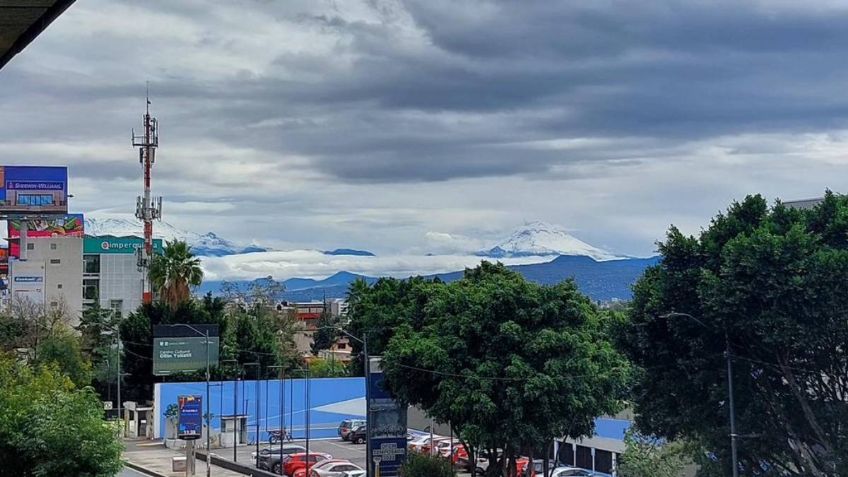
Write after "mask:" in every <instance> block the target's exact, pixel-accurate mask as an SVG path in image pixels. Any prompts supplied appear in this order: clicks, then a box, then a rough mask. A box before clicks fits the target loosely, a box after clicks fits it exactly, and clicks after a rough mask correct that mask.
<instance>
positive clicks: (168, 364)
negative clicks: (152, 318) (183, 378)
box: [153, 325, 218, 376]
mask: <svg viewBox="0 0 848 477" xmlns="http://www.w3.org/2000/svg"><path fill="white" fill-rule="evenodd" d="M190 326H191V327H189V326H187V325H156V326H154V327H153V374H154V375H155V376H168V375H171V374H176V373H182V372H192V371H198V370H201V369H206V349H207V347H206V336H205V335H203V333H205V332H206V331H207V330H209V363H210V366H216V365H217V364H218V325H190ZM192 328H193V329H192Z"/></svg>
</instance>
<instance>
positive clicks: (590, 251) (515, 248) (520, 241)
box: [477, 222, 624, 261]
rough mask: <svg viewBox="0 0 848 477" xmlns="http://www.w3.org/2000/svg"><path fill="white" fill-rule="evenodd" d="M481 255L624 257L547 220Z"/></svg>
mask: <svg viewBox="0 0 848 477" xmlns="http://www.w3.org/2000/svg"><path fill="white" fill-rule="evenodd" d="M477 255H479V256H482V257H492V258H505V257H531V256H540V257H545V256H555V255H578V256H586V257H591V258H593V259H595V260H598V261H603V260H614V259H618V258H624V257H618V256H616V255H614V254H612V253H610V252H607V251H606V250H602V249H599V248H597V247H594V246H592V245H589V244H588V243H586V242H584V241H582V240H580V239H578V238H576V237H574V236H573V235H571V234H569V233H568V231H566V230H565V229H564V228H562V227H560V226H558V225H552V224H548V223H545V222H530V223H528V224H525V225H524V226H523V227H521V228H519V229H517V230H516V231H515V232H513V234H512V235H511V236H510V237H509V238H508V239H506V240H504V241H502V242H500V243H498V244H497V245H495V246H494V247H492V248H490V249H488V250H483V251H480V252H478V253H477Z"/></svg>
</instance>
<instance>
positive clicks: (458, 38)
mask: <svg viewBox="0 0 848 477" xmlns="http://www.w3.org/2000/svg"><path fill="white" fill-rule="evenodd" d="M846 47H848V5H846V4H844V3H843V2H804V3H800V2H789V1H777V0H775V1H718V2H715V1H713V2H701V1H670V0H669V1H656V2H647V3H646V2H628V1H603V0H602V1H593V2H543V1H518V0H515V1H509V0H504V1H463V2H455V1H448V0H426V1H408V2H402V1H394V0H386V1H383V0H370V1H365V0H363V1H354V0H350V1H348V0H345V1H343V2H342V1H314V0H301V1H258V0H257V1H246V0H243V1H234V2H220V3H213V2H202V1H181V2H166V1H151V2H144V3H140V2H129V1H112V0H109V1H106V0H91V1H87V2H78V3H77V4H75V5H74V6H73V7H72V8H71V9H70V10H69V11H68V12H67V13H66V14H65V15H63V17H61V18H60V19H59V20H58V21H57V22H56V23H55V24H54V25H52V26H51V27H50V28H49V29H48V30H47V32H45V34H44V35H43V36H42V37H40V38H39V39H38V41H36V42H35V43H34V44H33V45H32V46H31V47H30V48H29V49H28V50H27V51H25V52H24V54H22V55H20V56H19V57H18V58H16V59H15V60H14V61H13V62H12V63H11V64H10V65H8V66H7V67H6V68H5V69H4V70H3V71H2V72H0V118H2V120H3V124H4V127H3V128H2V129H0V157H3V158H4V162H8V163H66V164H68V165H70V166H71V167H72V175H73V177H74V178H75V179H74V182H73V186H74V188H75V189H76V191H75V195H76V197H77V198H78V201H79V202H77V204H78V206H79V207H80V208H82V209H84V210H92V209H105V210H107V211H127V210H130V211H131V209H132V208H133V207H134V196H135V195H136V194H137V190H138V184H139V183H140V178H139V175H138V174H139V170H138V165H137V163H136V161H135V160H134V159H135V157H136V156H135V154H134V152H133V151H132V150H131V148H130V146H129V128H130V127H138V123H139V120H140V112H141V108H142V107H143V99H141V95H142V94H143V90H144V82H145V80H149V81H150V88H151V91H152V93H153V101H154V105H153V107H154V111H155V113H156V115H158V116H159V118H160V120H161V124H162V131H161V145H162V150H161V154H160V161H159V164H157V166H156V169H155V172H154V174H155V176H154V187H155V188H156V190H157V193H161V194H162V195H164V196H165V197H166V213H167V212H168V208H167V207H168V201H170V203H172V204H174V207H173V208H172V209H171V213H173V214H174V216H173V217H171V218H170V219H169V220H171V221H174V222H178V223H180V225H182V226H183V227H185V228H191V229H193V230H197V231H199V232H204V231H206V230H208V229H211V230H215V231H216V232H221V233H225V234H229V235H231V236H235V238H240V239H257V240H259V241H265V242H266V243H267V242H272V243H273V244H274V245H278V246H279V245H283V246H285V245H292V246H309V247H315V248H318V247H332V246H357V247H361V248H369V249H377V250H378V251H379V250H381V249H384V250H395V251H398V250H410V249H416V248H421V247H426V245H427V239H426V237H427V233H428V232H430V233H436V234H439V233H451V234H461V235H464V236H468V237H475V238H481V237H482V238H489V237H494V236H497V235H502V233H503V231H504V229H508V228H511V227H512V226H514V225H515V224H517V223H519V222H521V221H522V220H525V219H529V220H532V219H543V220H547V221H550V222H554V223H561V224H564V225H566V226H568V227H570V228H573V229H577V230H578V235H579V236H580V237H581V238H583V239H585V240H587V241H589V242H590V243H593V244H595V245H597V246H601V247H605V248H609V249H612V250H615V251H618V252H621V253H632V254H644V253H646V252H649V251H650V250H651V249H652V248H653V246H652V242H653V241H654V240H655V239H657V238H658V237H660V236H661V235H662V233H663V230H664V229H665V228H666V227H667V226H668V224H669V223H672V222H674V223H677V224H680V225H682V226H684V228H687V229H688V230H691V231H695V230H697V228H698V227H699V226H700V225H702V224H704V223H706V222H707V220H708V217H709V216H711V215H712V214H714V213H715V212H716V211H717V210H719V209H720V208H722V207H724V206H725V205H726V204H727V202H728V201H730V200H731V199H733V198H739V197H741V196H743V195H744V194H746V193H752V192H763V193H766V194H767V195H769V196H770V197H776V196H781V197H785V198H796V197H806V196H811V195H816V194H819V193H821V191H822V190H823V189H824V188H825V187H828V186H830V187H832V188H834V189H837V190H838V189H839V187H838V184H833V183H832V182H830V181H832V177H836V176H838V175H839V174H844V165H845V160H844V157H845V152H846V135H845V128H846V126H845V123H846V117H848V115H846V113H847V112H848V99H846V97H845V95H844V94H842V92H843V90H844V87H845V84H846V81H848V68H846V66H845V61H844V54H845V53H844V52H845V51H846ZM800 171H803V173H802V174H799V172H800ZM183 203H186V204H191V205H190V206H187V205H181V204H183ZM204 203H205V204H207V206H204V205H203V204H204ZM431 236H432V235H431Z"/></svg>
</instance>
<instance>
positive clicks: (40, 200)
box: [18, 194, 53, 207]
mask: <svg viewBox="0 0 848 477" xmlns="http://www.w3.org/2000/svg"><path fill="white" fill-rule="evenodd" d="M18 205H30V206H34V207H43V206H45V205H53V194H18Z"/></svg>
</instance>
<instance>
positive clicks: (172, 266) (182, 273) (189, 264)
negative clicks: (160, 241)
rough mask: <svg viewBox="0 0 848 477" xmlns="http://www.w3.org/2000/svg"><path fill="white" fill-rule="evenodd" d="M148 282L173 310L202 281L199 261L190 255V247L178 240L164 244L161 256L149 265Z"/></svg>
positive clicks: (189, 295)
mask: <svg viewBox="0 0 848 477" xmlns="http://www.w3.org/2000/svg"><path fill="white" fill-rule="evenodd" d="M150 280H151V282H152V283H153V286H154V287H155V289H156V291H157V292H158V293H159V297H160V299H161V300H162V301H164V302H165V303H167V304H168V305H169V306H170V307H172V308H175V307H177V306H178V305H179V304H180V303H183V302H185V301H187V300H189V299H190V298H191V288H192V287H196V286H198V285H200V283H201V281H203V270H202V269H201V268H200V259H199V258H197V257H195V256H194V254H193V253H191V247H190V246H189V245H188V244H187V243H185V242H183V241H179V240H174V241H169V242H166V243H165V250H164V253H163V254H162V255H157V256H155V257H154V258H153V262H152V263H151V264H150Z"/></svg>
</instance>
